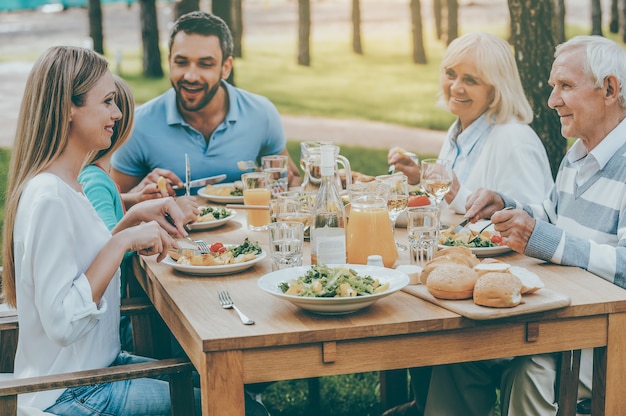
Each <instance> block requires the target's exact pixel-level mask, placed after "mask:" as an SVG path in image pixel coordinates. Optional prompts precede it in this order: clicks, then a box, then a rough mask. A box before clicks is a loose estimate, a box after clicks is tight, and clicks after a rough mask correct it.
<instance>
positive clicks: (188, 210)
mask: <svg viewBox="0 0 626 416" xmlns="http://www.w3.org/2000/svg"><path fill="white" fill-rule="evenodd" d="M176 204H177V205H178V208H180V211H181V212H182V213H183V222H184V223H185V224H189V223H192V222H194V221H195V220H196V219H197V218H198V215H199V214H200V204H198V202H197V201H196V198H194V197H191V196H181V197H178V198H176Z"/></svg>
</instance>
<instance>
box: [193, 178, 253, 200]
mask: <svg viewBox="0 0 626 416" xmlns="http://www.w3.org/2000/svg"><path fill="white" fill-rule="evenodd" d="M219 186H233V183H232V182H231V183H220V184H216V185H211V187H212V188H217V187H219ZM205 189H206V186H205V187H203V188H200V189H198V195H199V196H201V197H203V198H206V199H208V200H209V201H213V202H217V203H219V204H243V196H232V195H211V194H207V193H205V192H204V191H205Z"/></svg>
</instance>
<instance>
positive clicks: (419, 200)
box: [409, 195, 430, 207]
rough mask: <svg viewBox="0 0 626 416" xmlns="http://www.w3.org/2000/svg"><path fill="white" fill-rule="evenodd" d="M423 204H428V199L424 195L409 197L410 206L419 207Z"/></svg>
mask: <svg viewBox="0 0 626 416" xmlns="http://www.w3.org/2000/svg"><path fill="white" fill-rule="evenodd" d="M424 205H430V199H428V197H427V196H426V195H412V196H410V197H409V206H410V207H421V206H424Z"/></svg>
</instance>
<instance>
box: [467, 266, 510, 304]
mask: <svg viewBox="0 0 626 416" xmlns="http://www.w3.org/2000/svg"><path fill="white" fill-rule="evenodd" d="M521 301H522V282H521V280H520V279H518V278H517V277H515V276H513V275H512V274H511V273H500V272H490V273H485V274H484V275H482V276H480V277H479V278H478V280H477V281H476V285H475V286H474V303H475V304H477V305H481V306H489V307H492V308H511V307H513V306H517V305H519V304H520V302H521Z"/></svg>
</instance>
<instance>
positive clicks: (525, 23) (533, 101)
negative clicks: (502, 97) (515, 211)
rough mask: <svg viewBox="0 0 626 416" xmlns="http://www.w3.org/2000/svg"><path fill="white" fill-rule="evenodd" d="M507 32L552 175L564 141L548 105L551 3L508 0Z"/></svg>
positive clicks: (556, 117) (551, 43)
mask: <svg viewBox="0 0 626 416" xmlns="http://www.w3.org/2000/svg"><path fill="white" fill-rule="evenodd" d="M508 1H509V11H510V14H511V32H512V33H513V34H514V36H513V39H514V44H513V46H514V48H515V60H516V61H517V66H518V68H519V72H520V76H521V78H522V85H523V86H524V91H526V95H527V97H528V100H529V101H530V105H531V106H532V108H533V112H534V114H535V117H534V120H533V122H532V123H531V126H532V128H533V129H534V130H535V132H537V135H539V137H540V138H541V141H542V142H543V144H544V146H545V148H546V152H547V153H548V159H549V160H550V167H551V168H552V174H553V175H556V172H557V170H558V167H559V164H560V163H561V160H562V159H563V156H564V155H565V149H566V144H567V142H566V141H565V139H564V138H563V137H562V136H561V124H560V122H559V118H558V115H557V113H556V111H554V110H551V109H550V108H549V107H548V97H549V96H550V90H549V89H548V88H547V81H548V79H549V77H550V69H551V67H552V61H553V59H552V58H550V59H548V57H553V56H554V46H555V43H554V34H553V33H552V24H551V22H552V17H553V11H554V10H553V2H551V1H545V0H508Z"/></svg>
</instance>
